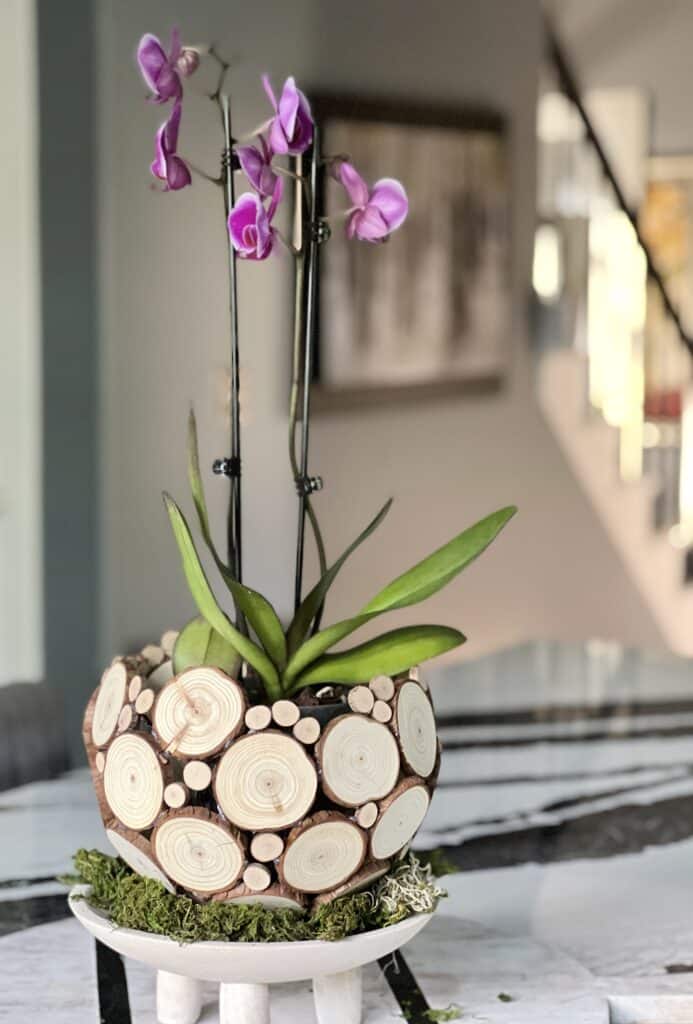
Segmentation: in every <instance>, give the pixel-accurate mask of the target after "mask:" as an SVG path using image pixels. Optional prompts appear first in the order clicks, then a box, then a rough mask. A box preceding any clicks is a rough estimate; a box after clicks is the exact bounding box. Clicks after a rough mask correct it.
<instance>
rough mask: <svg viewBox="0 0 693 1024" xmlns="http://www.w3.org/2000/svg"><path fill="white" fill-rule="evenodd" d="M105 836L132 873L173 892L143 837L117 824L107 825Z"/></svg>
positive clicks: (170, 884)
mask: <svg viewBox="0 0 693 1024" xmlns="http://www.w3.org/2000/svg"><path fill="white" fill-rule="evenodd" d="M106 836H107V838H108V840H109V842H110V843H111V845H112V846H113V847H114V848H115V851H116V853H117V854H118V856H119V857H122V859H123V860H124V861H125V863H126V864H128V865H129V866H130V867H131V868H132V870H133V871H135V872H136V873H137V874H138V875H142V876H143V877H144V878H153V879H154V880H155V881H156V882H161V884H162V885H163V886H164V888H165V889H168V891H169V892H175V886H174V885H173V884H172V883H171V880H170V879H169V878H167V876H166V875H165V874H164V872H163V871H162V870H161V868H160V867H159V865H158V864H157V863H156V861H155V860H154V855H153V853H152V848H151V844H150V843H149V841H148V840H147V839H145V837H144V836H141V835H140V834H139V832H133V831H132V830H131V829H129V828H124V827H123V826H122V825H120V824H118V823H117V822H111V823H110V824H109V827H108V828H107V829H106Z"/></svg>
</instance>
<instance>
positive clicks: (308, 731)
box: [293, 716, 320, 746]
mask: <svg viewBox="0 0 693 1024" xmlns="http://www.w3.org/2000/svg"><path fill="white" fill-rule="evenodd" d="M293 734H294V736H295V737H296V739H297V740H299V742H300V743H305V744H306V746H311V745H312V744H313V743H317V742H318V740H319V739H320V722H319V721H318V720H317V718H313V717H312V716H308V717H306V718H299V720H298V721H297V722H296V725H295V726H294V727H293Z"/></svg>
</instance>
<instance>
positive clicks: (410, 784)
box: [371, 776, 431, 860]
mask: <svg viewBox="0 0 693 1024" xmlns="http://www.w3.org/2000/svg"><path fill="white" fill-rule="evenodd" d="M430 802H431V798H430V794H429V792H428V789H427V787H426V786H425V785H424V783H423V780H422V779H419V778H416V777H415V776H411V777H410V778H407V779H403V780H402V782H400V783H399V785H398V786H396V788H395V789H394V791H393V792H392V793H391V794H390V796H389V797H387V799H386V800H383V802H382V803H381V804H380V808H379V811H380V813H379V817H378V821H377V823H376V825H375V827H374V829H373V831H372V832H371V854H372V856H373V857H374V858H375V859H376V860H379V859H384V858H387V857H392V856H393V855H394V854H396V853H397V852H398V851H399V850H401V849H402V847H403V846H406V844H407V843H408V842H409V840H410V839H411V838H412V836H414V835H415V834H416V832H417V831H418V829H419V826H420V825H421V822H422V821H423V820H424V818H425V817H426V812H427V811H428V805H429V803H430Z"/></svg>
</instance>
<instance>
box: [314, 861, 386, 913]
mask: <svg viewBox="0 0 693 1024" xmlns="http://www.w3.org/2000/svg"><path fill="white" fill-rule="evenodd" d="M389 868H390V863H389V861H386V860H385V861H378V860H373V861H369V863H368V864H364V865H363V867H362V868H361V870H360V871H357V872H356V874H355V875H352V877H351V878H350V879H349V881H348V882H345V883H344V884H343V885H339V886H337V888H336V889H332V890H331V891H330V892H324V893H321V894H320V896H316V897H315V906H317V907H319V906H321V905H322V904H323V903H331V902H332V900H336V899H337V898H338V897H339V896H347V895H348V894H349V893H352V892H360V891H361V890H362V889H367V888H368V886H369V885H372V884H373V882H377V881H378V879H379V878H382V877H383V875H386V874H387V872H388V870H389Z"/></svg>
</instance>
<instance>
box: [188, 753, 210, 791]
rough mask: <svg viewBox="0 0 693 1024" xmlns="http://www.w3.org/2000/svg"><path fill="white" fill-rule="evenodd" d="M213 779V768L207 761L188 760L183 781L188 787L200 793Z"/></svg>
mask: <svg viewBox="0 0 693 1024" xmlns="http://www.w3.org/2000/svg"><path fill="white" fill-rule="evenodd" d="M211 781H212V769H211V768H210V767H209V765H208V764H207V762H206V761H188V762H187V764H186V765H184V767H183V782H184V783H185V785H186V786H187V787H188V789H193V790H195V792H196V793H200V792H201V791H202V790H203V789H207V787H208V786H209V785H210V783H211Z"/></svg>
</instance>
